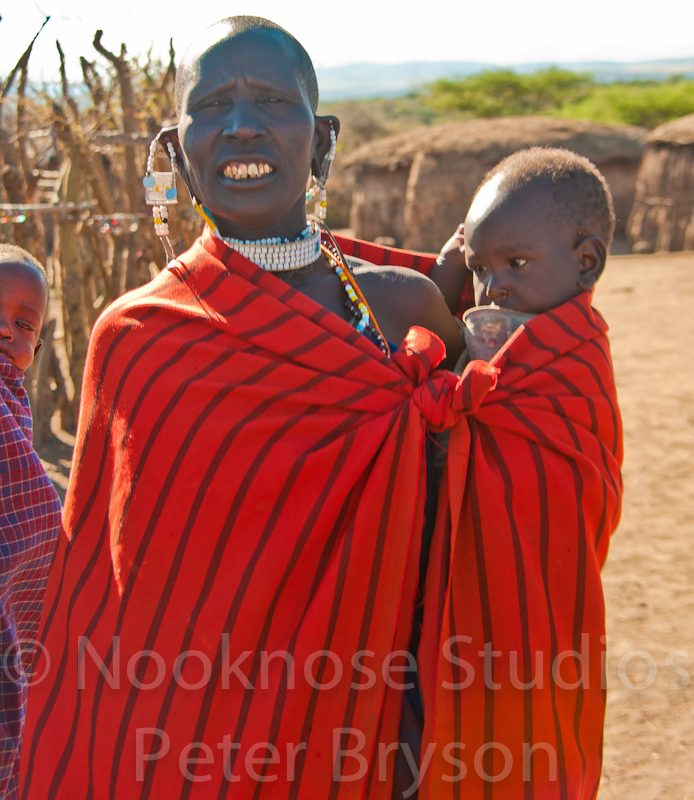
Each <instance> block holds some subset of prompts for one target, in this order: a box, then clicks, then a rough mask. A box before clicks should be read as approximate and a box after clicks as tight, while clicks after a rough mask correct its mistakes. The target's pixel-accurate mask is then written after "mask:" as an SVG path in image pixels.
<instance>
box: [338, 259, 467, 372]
mask: <svg viewBox="0 0 694 800" xmlns="http://www.w3.org/2000/svg"><path fill="white" fill-rule="evenodd" d="M354 274H355V277H356V279H357V282H358V284H359V286H360V287H361V289H362V292H363V293H364V296H365V297H366V299H367V301H368V303H369V305H370V306H371V309H372V311H373V313H374V315H375V317H376V319H377V320H378V323H379V325H380V327H381V330H383V332H384V333H385V334H386V338H388V340H389V341H391V342H394V343H396V342H397V343H399V342H401V341H402V339H403V338H404V337H405V335H406V334H407V331H408V330H409V329H410V328H411V327H413V326H414V325H419V326H421V327H423V328H427V329H429V330H430V331H433V332H434V333H435V334H437V336H439V337H440V338H441V339H442V340H443V343H444V344H445V345H446V352H447V357H446V361H445V366H447V367H452V364H454V363H455V361H456V360H457V358H458V356H459V355H460V352H461V351H462V348H463V340H462V337H461V335H460V331H459V330H458V326H457V325H456V322H455V319H454V317H453V315H452V314H451V312H450V311H449V309H448V306H447V305H446V301H445V299H444V297H443V295H442V294H441V292H440V291H439V289H438V287H437V286H436V284H435V283H434V282H433V281H432V280H430V279H429V278H427V276H426V275H422V274H421V273H419V272H416V271H414V270H411V269H407V268H406V267H377V266H374V265H372V264H361V265H359V266H356V267H354Z"/></svg>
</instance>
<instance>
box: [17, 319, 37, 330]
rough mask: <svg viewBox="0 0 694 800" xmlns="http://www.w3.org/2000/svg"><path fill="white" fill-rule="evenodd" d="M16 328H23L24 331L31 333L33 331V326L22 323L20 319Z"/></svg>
mask: <svg viewBox="0 0 694 800" xmlns="http://www.w3.org/2000/svg"><path fill="white" fill-rule="evenodd" d="M17 327H18V328H23V329H24V330H25V331H33V330H34V326H33V325H31V324H30V323H29V322H24V320H22V319H18V320H17Z"/></svg>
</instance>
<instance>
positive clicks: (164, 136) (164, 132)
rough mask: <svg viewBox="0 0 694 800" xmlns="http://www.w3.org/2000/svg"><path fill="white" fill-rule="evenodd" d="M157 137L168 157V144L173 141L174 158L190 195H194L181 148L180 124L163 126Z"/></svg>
mask: <svg viewBox="0 0 694 800" xmlns="http://www.w3.org/2000/svg"><path fill="white" fill-rule="evenodd" d="M157 139H158V141H159V144H160V145H161V148H162V150H163V151H164V152H165V153H166V155H167V157H170V156H169V150H168V145H169V143H171V144H172V145H173V148H174V158H175V161H176V170H177V171H178V174H179V175H180V176H181V178H183V182H184V183H185V185H186V186H187V187H188V192H189V193H190V196H191V197H193V189H192V188H191V185H190V180H189V179H188V172H187V171H186V162H185V159H184V158H183V150H181V142H180V141H179V138H178V126H177V125H171V126H170V127H168V128H162V129H161V130H160V131H159V133H158V134H157Z"/></svg>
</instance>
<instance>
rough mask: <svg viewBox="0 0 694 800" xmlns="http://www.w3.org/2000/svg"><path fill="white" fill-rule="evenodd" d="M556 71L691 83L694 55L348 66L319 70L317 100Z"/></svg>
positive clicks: (605, 78) (392, 94)
mask: <svg viewBox="0 0 694 800" xmlns="http://www.w3.org/2000/svg"><path fill="white" fill-rule="evenodd" d="M547 67H559V68H560V69H568V70H571V71H572V72H589V73H590V74H591V75H592V76H593V78H594V79H595V80H596V81H598V82H600V83H614V82H617V81H630V80H660V81H662V80H667V79H668V78H670V77H672V76H673V75H683V76H685V77H687V78H694V56H692V58H690V59H683V58H680V59H663V60H661V61H635V62H630V63H620V62H615V61H585V62H579V63H576V62H574V63H551V62H544V63H539V62H538V63H534V64H511V65H504V66H500V65H498V64H485V63H481V62H476V61H412V62H407V63H404V64H348V65H346V66H344V67H328V68H325V69H318V70H316V72H317V73H318V85H319V86H320V94H321V100H323V101H325V102H335V101H339V100H365V99H369V98H374V97H397V96H398V95H403V94H407V93H408V92H413V91H417V90H419V89H421V88H422V87H423V86H424V85H425V84H427V83H432V82H433V81H435V80H438V79H439V78H466V77H468V76H470V75H474V74H475V73H477V72H482V71H483V70H497V69H510V70H513V71H514V72H518V73H529V72H537V71H538V70H540V69H546V68H547Z"/></svg>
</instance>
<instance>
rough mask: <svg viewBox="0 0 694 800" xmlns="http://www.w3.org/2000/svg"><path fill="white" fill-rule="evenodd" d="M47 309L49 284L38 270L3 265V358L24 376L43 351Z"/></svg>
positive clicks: (0, 319)
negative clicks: (35, 358) (43, 328)
mask: <svg viewBox="0 0 694 800" xmlns="http://www.w3.org/2000/svg"><path fill="white" fill-rule="evenodd" d="M47 305H48V289H47V287H46V282H45V280H44V278H43V277H42V276H41V275H39V273H38V272H37V270H36V269H35V268H34V267H31V266H29V265H28V264H23V263H21V262H20V263H16V262H12V261H7V262H0V355H3V356H4V357H5V358H6V359H7V360H8V361H9V362H10V363H12V364H14V365H15V367H17V368H18V369H21V370H22V372H25V371H26V370H27V369H28V368H29V366H30V365H31V362H32V361H33V360H34V356H35V355H36V354H37V353H38V351H39V349H40V348H41V339H39V333H40V331H41V323H42V322H43V317H44V315H45V313H46V307H47Z"/></svg>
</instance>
